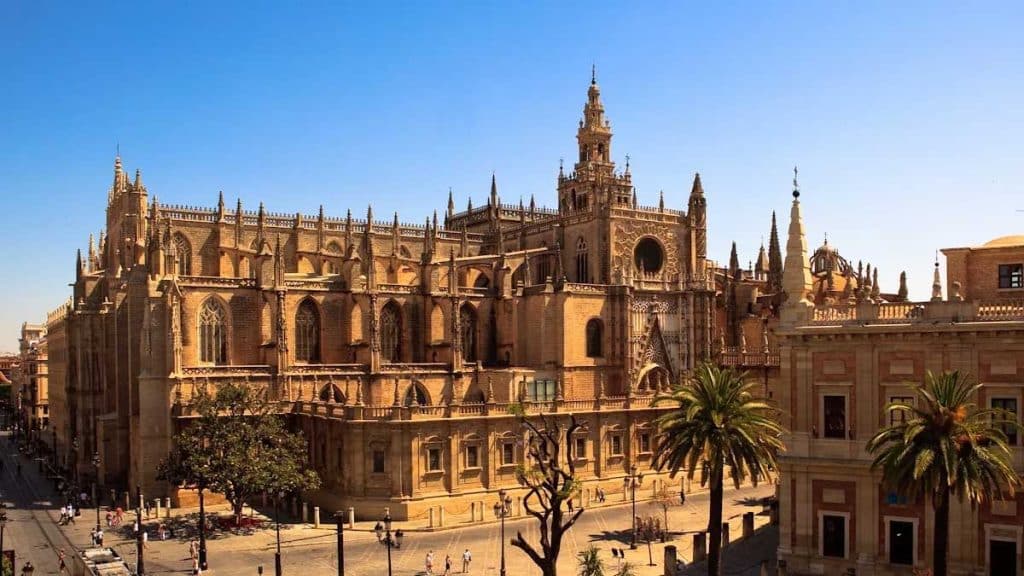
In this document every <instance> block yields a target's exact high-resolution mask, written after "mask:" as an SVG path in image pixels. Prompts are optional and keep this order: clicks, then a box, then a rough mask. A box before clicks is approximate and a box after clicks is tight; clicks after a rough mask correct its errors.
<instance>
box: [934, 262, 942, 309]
mask: <svg viewBox="0 0 1024 576" xmlns="http://www.w3.org/2000/svg"><path fill="white" fill-rule="evenodd" d="M941 301H942V277H941V276H940V275H939V252H938V251H936V252H935V273H934V274H933V275H932V302H941Z"/></svg>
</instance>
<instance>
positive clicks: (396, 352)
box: [380, 300, 402, 362]
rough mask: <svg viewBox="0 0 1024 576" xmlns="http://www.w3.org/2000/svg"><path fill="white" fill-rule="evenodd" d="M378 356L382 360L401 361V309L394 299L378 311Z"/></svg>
mask: <svg viewBox="0 0 1024 576" xmlns="http://www.w3.org/2000/svg"><path fill="white" fill-rule="evenodd" d="M380 358H381V360H383V361H384V362H401V361H402V311H401V310H400V309H399V308H398V303H397V302H395V301H394V300H392V301H390V302H388V303H387V304H385V305H384V308H383V309H381V311H380Z"/></svg>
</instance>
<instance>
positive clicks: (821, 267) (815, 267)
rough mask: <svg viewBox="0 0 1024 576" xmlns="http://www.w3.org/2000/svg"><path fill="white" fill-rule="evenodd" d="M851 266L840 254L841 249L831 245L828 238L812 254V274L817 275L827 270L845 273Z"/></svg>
mask: <svg viewBox="0 0 1024 576" xmlns="http://www.w3.org/2000/svg"><path fill="white" fill-rule="evenodd" d="M849 268H850V263H849V262H847V261H846V259H845V258H843V257H842V256H840V255H839V250H836V249H835V248H833V247H832V246H830V245H829V243H828V239H827V238H826V239H825V243H824V244H822V245H821V247H819V248H818V249H817V250H815V251H814V254H813V255H812V256H811V274H815V275H817V274H822V273H825V272H835V273H836V274H845V273H846V271H847V270H848V269H849Z"/></svg>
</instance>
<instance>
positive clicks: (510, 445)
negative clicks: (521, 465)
mask: <svg viewBox="0 0 1024 576" xmlns="http://www.w3.org/2000/svg"><path fill="white" fill-rule="evenodd" d="M515 463H516V445H515V442H513V441H511V440H506V441H505V442H502V444H501V464H502V466H511V465H513V464H515Z"/></svg>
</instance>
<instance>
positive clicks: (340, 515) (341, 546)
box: [334, 510, 345, 576]
mask: <svg viewBox="0 0 1024 576" xmlns="http://www.w3.org/2000/svg"><path fill="white" fill-rule="evenodd" d="M334 522H335V523H336V524H337V525H338V576H345V527H344V526H342V524H344V523H345V513H344V512H342V511H341V510H338V511H337V512H335V513H334Z"/></svg>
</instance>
